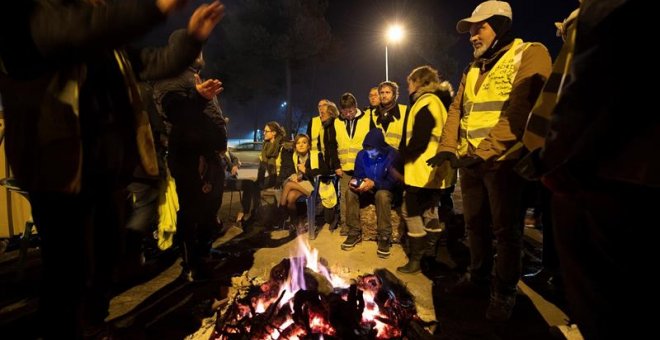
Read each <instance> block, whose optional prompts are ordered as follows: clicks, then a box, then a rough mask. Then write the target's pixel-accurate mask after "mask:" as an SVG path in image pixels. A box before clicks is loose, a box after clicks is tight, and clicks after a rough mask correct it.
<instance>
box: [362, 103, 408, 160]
mask: <svg viewBox="0 0 660 340" xmlns="http://www.w3.org/2000/svg"><path fill="white" fill-rule="evenodd" d="M398 105H399V114H400V115H401V117H400V118H399V119H395V120H394V121H392V122H391V123H390V125H388V126H387V131H386V130H385V129H384V128H383V126H382V125H381V124H378V122H377V120H378V116H377V115H376V114H375V112H372V114H371V115H370V117H371V119H372V121H373V123H374V125H375V126H376V127H377V128H379V129H380V130H381V131H383V135H384V136H385V142H386V143H387V144H389V145H390V146H391V147H393V148H395V149H397V150H399V145H400V144H401V136H402V135H403V120H404V118H405V116H406V110H407V109H408V106H407V105H403V104H398Z"/></svg>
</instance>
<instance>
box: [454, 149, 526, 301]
mask: <svg viewBox="0 0 660 340" xmlns="http://www.w3.org/2000/svg"><path fill="white" fill-rule="evenodd" d="M514 164H515V161H502V162H495V163H494V164H492V163H486V164H481V165H479V166H476V167H475V168H473V169H461V170H460V171H461V191H462V194H463V213H464V216H465V227H466V229H467V234H468V243H469V245H470V256H471V260H470V275H471V278H472V279H473V280H476V281H487V280H489V279H490V275H491V271H492V268H493V247H492V240H493V237H494V238H495V240H496V241H497V248H496V251H497V261H496V263H495V282H494V289H495V292H496V293H498V294H501V295H504V296H510V295H513V294H515V293H516V285H517V283H518V279H519V278H520V273H521V270H522V264H521V251H522V232H523V218H524V215H525V210H524V208H523V205H522V192H523V185H524V180H523V179H522V178H521V177H520V176H518V175H517V174H516V173H514V172H513V170H512V168H513V165H514Z"/></svg>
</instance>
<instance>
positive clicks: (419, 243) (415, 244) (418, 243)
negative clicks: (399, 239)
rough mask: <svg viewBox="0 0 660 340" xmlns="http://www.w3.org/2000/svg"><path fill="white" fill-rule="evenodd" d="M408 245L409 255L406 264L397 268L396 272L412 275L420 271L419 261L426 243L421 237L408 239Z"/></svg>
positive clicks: (423, 237)
mask: <svg viewBox="0 0 660 340" xmlns="http://www.w3.org/2000/svg"><path fill="white" fill-rule="evenodd" d="M408 244H409V248H410V250H409V254H408V263H406V265H405V266H403V267H398V268H397V269H396V270H397V271H398V272H401V273H406V274H413V273H418V272H420V271H421V270H422V267H421V265H420V261H421V260H422V256H424V252H425V250H426V246H427V241H426V237H425V236H421V237H413V236H409V237H408Z"/></svg>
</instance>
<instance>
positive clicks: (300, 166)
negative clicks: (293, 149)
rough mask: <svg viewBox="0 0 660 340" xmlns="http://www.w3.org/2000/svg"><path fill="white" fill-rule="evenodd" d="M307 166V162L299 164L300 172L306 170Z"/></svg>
mask: <svg viewBox="0 0 660 340" xmlns="http://www.w3.org/2000/svg"><path fill="white" fill-rule="evenodd" d="M306 169H307V168H305V164H298V171H300V172H305V170H306Z"/></svg>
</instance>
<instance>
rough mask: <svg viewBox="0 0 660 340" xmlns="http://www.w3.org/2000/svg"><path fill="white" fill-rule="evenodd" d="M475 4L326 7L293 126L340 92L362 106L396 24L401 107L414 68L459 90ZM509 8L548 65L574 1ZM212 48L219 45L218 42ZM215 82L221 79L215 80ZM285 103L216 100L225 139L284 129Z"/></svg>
mask: <svg viewBox="0 0 660 340" xmlns="http://www.w3.org/2000/svg"><path fill="white" fill-rule="evenodd" d="M236 1H240V0H226V1H224V2H225V4H226V5H227V6H231V5H232V2H236ZM274 1H275V0H274ZM195 2H196V3H199V2H201V1H195ZM480 2H481V0H363V1H359V0H358V1H352V0H329V6H328V9H327V11H326V14H325V18H326V20H327V21H328V23H329V25H330V27H331V31H332V36H333V40H334V43H333V48H332V51H329V52H327V53H325V54H324V55H323V56H321V57H318V58H314V59H313V60H310V61H308V62H307V64H306V65H304V66H303V67H300V68H296V69H295V70H294V72H293V96H292V102H293V103H292V105H293V106H292V107H293V110H294V123H297V121H298V120H300V121H302V122H303V124H304V123H306V122H307V121H308V120H309V118H310V117H311V116H312V115H314V114H316V104H317V102H318V100H319V99H321V98H328V99H330V100H332V101H335V102H338V101H339V97H340V96H341V94H342V93H344V92H352V93H354V94H355V95H356V97H357V99H358V105H359V106H360V107H363V106H366V105H367V104H368V101H367V94H368V91H369V88H371V87H372V86H376V85H377V84H378V83H379V82H381V81H383V80H385V38H384V31H385V29H386V27H387V26H388V25H389V24H390V23H399V24H401V25H402V26H403V27H404V28H405V30H406V36H405V37H404V39H403V41H402V42H400V43H398V44H397V45H392V46H389V48H388V50H389V51H388V52H389V74H390V80H394V81H396V82H397V83H399V86H400V87H401V89H400V90H401V91H400V93H401V95H400V97H399V101H400V102H403V103H407V102H408V93H407V90H406V82H405V78H406V76H407V75H408V73H409V72H410V71H411V70H412V69H413V68H415V67H417V66H421V65H425V64H429V65H432V66H434V67H436V68H438V70H439V71H440V73H441V74H444V75H445V76H446V77H447V79H448V80H449V81H450V82H451V83H452V85H454V87H457V85H458V84H457V83H458V81H459V80H460V74H461V72H462V70H463V69H464V68H465V67H466V66H467V65H468V63H469V61H470V59H471V55H472V47H471V46H470V44H469V42H468V35H467V34H462V35H461V34H458V33H457V32H456V29H455V27H456V22H457V21H458V20H460V19H462V18H465V17H468V16H470V14H471V12H472V10H473V9H474V7H476V5H478V4H479V3H480ZM509 3H510V4H511V7H512V10H513V30H514V31H515V32H516V36H518V37H520V38H522V39H523V40H525V41H538V42H541V43H543V44H545V45H546V46H547V47H548V49H549V51H550V54H551V56H552V57H553V58H554V57H555V56H556V55H557V53H558V51H559V48H560V47H561V39H560V38H558V37H556V36H555V32H556V29H555V27H554V24H553V23H554V22H555V21H561V20H562V19H563V18H565V17H566V16H568V14H569V13H570V12H571V11H572V10H573V9H575V8H576V7H577V5H578V1H577V0H511V1H509ZM183 22H185V21H183V20H182V19H181V18H174V19H172V20H170V22H169V25H168V27H163V28H160V29H159V30H158V31H157V32H156V33H154V34H153V35H152V36H160V37H161V39H162V37H163V36H166V35H165V34H166V33H165V32H167V31H171V29H172V27H173V26H183ZM220 26H221V27H219V28H217V30H218V31H219V33H218V34H214V35H213V36H212V37H211V39H216V40H221V39H222V34H223V33H222V30H223V29H224V28H223V27H222V23H220ZM215 43H216V45H217V43H219V44H220V45H222V41H215ZM433 44H436V46H433ZM209 45H211V44H209ZM209 54H210V55H212V54H213V53H209ZM229 57H230V58H231V57H233V56H229ZM236 57H238V58H240V57H241V56H236ZM220 73H222V71H220ZM209 76H214V75H209ZM215 76H217V77H222V75H221V74H219V75H215ZM221 80H222V79H221ZM224 86H225V87H226V88H229V87H231V86H232V84H231V82H225V84H224ZM284 87H285V86H284V84H282V88H283V89H284ZM284 100H285V91H282V93H281V95H268V96H259V97H258V98H254V99H252V100H250V102H249V103H247V104H245V103H239V102H238V101H237V100H234V99H233V98H232V97H231V96H230V95H226V96H222V95H221V102H222V104H223V106H224V109H225V112H226V115H227V116H229V117H230V136H231V137H233V138H238V137H242V138H245V137H247V135H248V134H249V133H250V131H253V130H254V129H255V128H262V127H263V125H264V123H266V122H268V121H270V120H277V121H281V122H283V121H284V118H283V117H284V109H283V108H281V107H280V105H279V104H280V103H282V102H283V101H284ZM289 104H290V105H291V103H289Z"/></svg>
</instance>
